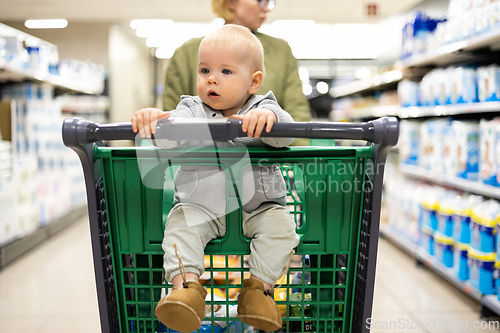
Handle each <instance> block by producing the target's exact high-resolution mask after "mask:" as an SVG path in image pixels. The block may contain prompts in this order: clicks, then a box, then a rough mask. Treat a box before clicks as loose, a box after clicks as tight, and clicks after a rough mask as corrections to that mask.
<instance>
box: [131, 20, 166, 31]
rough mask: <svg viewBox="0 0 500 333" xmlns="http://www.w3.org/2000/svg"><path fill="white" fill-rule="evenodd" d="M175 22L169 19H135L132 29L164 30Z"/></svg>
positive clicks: (132, 22)
mask: <svg viewBox="0 0 500 333" xmlns="http://www.w3.org/2000/svg"><path fill="white" fill-rule="evenodd" d="M172 24H174V21H172V20H169V19H135V20H132V21H130V27H131V28H132V29H135V30H137V29H162V28H169V27H170V26H171V25H172Z"/></svg>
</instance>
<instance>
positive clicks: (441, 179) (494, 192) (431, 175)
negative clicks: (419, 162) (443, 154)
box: [401, 164, 500, 199]
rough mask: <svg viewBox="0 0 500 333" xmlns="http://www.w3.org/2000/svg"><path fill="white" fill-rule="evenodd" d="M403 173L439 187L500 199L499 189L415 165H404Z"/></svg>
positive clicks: (402, 167) (402, 166)
mask: <svg viewBox="0 0 500 333" xmlns="http://www.w3.org/2000/svg"><path fill="white" fill-rule="evenodd" d="M401 171H402V172H403V174H405V175H407V176H411V177H415V178H420V179H423V180H426V181H429V182H432V183H435V184H438V185H444V186H449V187H453V188H456V189H459V190H463V191H466V192H470V193H474V194H479V195H484V196H487V197H490V198H494V199H500V188H499V187H494V186H490V185H485V184H482V183H481V182H479V181H472V180H467V179H462V178H458V177H452V176H448V175H444V174H441V173H438V172H433V171H430V170H427V169H424V168H421V167H416V166H413V165H404V164H402V165H401Z"/></svg>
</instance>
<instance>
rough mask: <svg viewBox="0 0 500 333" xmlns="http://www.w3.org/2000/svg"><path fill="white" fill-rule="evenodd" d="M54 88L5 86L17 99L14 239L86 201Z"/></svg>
mask: <svg viewBox="0 0 500 333" xmlns="http://www.w3.org/2000/svg"><path fill="white" fill-rule="evenodd" d="M49 88H50V89H49ZM52 90H53V88H51V87H50V86H48V85H45V84H34V83H22V84H14V85H8V86H2V88H1V93H2V99H4V100H11V99H14V100H16V110H15V112H14V113H15V117H14V119H13V121H15V125H14V126H15V128H16V131H15V138H13V139H14V140H13V141H14V142H17V146H16V151H17V153H16V160H17V162H16V165H15V168H16V174H17V175H16V179H15V180H14V182H15V187H16V200H17V201H18V205H17V221H16V226H15V228H13V230H15V232H16V235H15V237H23V236H26V235H28V234H30V233H32V232H33V231H34V230H36V229H37V228H39V227H43V226H45V225H47V224H49V223H52V222H54V221H56V220H58V219H59V218H61V217H62V216H64V215H66V214H68V213H69V212H70V211H71V209H75V208H80V207H81V206H83V205H85V202H86V193H85V185H84V180H83V173H82V170H81V166H80V163H79V162H78V157H77V156H76V155H75V154H74V152H72V151H71V150H70V149H68V148H67V147H65V146H64V144H63V142H62V137H61V135H60V133H61V130H62V123H63V117H62V111H61V104H60V102H58V101H54V99H53V98H52V97H53V96H52V94H53V93H52ZM0 155H1V154H0ZM2 214H3V212H2Z"/></svg>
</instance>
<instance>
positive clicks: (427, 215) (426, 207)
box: [421, 186, 444, 230]
mask: <svg viewBox="0 0 500 333" xmlns="http://www.w3.org/2000/svg"><path fill="white" fill-rule="evenodd" d="M443 194H444V190H443V189H442V188H441V187H437V186H433V187H430V186H429V187H428V189H427V193H426V195H425V196H424V197H423V199H422V215H421V218H422V226H426V227H428V228H430V229H432V230H438V219H437V211H438V209H439V198H440V197H442V196H443Z"/></svg>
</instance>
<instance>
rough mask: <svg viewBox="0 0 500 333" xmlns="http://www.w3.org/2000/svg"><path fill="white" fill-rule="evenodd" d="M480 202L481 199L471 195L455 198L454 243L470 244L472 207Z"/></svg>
mask: <svg viewBox="0 0 500 333" xmlns="http://www.w3.org/2000/svg"><path fill="white" fill-rule="evenodd" d="M482 200H483V199H482V197H480V196H477V195H472V194H469V195H464V196H460V197H458V198H457V201H456V203H455V205H454V207H453V239H454V240H455V241H457V242H459V243H463V244H470V237H471V236H470V234H471V226H470V223H471V215H472V207H473V206H474V205H476V204H478V203H480V202H481V201H482Z"/></svg>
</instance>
